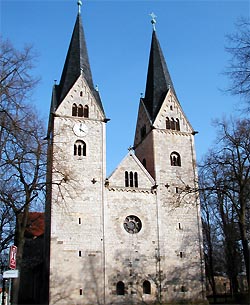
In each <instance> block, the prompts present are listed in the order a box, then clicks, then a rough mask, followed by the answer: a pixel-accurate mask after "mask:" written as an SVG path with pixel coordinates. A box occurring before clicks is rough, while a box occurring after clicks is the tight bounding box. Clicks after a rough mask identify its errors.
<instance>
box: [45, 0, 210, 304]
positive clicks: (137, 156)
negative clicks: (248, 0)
mask: <svg viewBox="0 0 250 305" xmlns="http://www.w3.org/2000/svg"><path fill="white" fill-rule="evenodd" d="M78 5H79V12H78V14H77V17H76V22H75V26H74V29H73V33H72V37H71V41H70V44H69V48H68V53H67V57H66V60H65V64H64V67H63V70H62V75H61V79H60V83H59V84H55V85H54V87H53V92H52V101H51V109H50V119H49V127H48V169H47V204H46V238H47V239H46V240H47V250H46V251H47V252H46V253H47V257H48V260H47V271H48V272H47V273H48V274H47V276H48V295H49V300H48V303H49V304H50V305H54V304H60V305H96V304H102V305H105V304H106V305H111V304H174V303H178V302H179V303H180V302H182V303H184V304H187V303H189V302H190V303H196V304H197V303H199V304H205V303H206V299H205V287H204V262H203V257H202V252H203V250H202V232H201V230H202V228H201V218H200V201H199V194H198V192H197V191H196V190H197V169H196V157H195V147H194V135H195V133H196V132H195V131H194V129H193V128H192V126H191V124H190V122H189V121H188V118H187V117H186V115H185V113H184V111H183V109H182V107H181V104H180V102H179V100H178V99H177V95H176V92H175V89H174V85H173V83H172V80H171V76H170V73H169V71H168V68H167V65H166V62H165V59H164V55H163V52H162V49H161V46H160V43H159V40H158V37H157V33H156V30H155V19H154V17H155V16H154V15H153V14H152V25H153V30H152V37H151V48H150V50H149V62H148V67H145V70H146V69H147V71H148V72H147V79H146V88H145V94H144V97H141V99H140V101H139V107H138V118H137V124H136V130H135V137H134V144H133V147H132V148H131V149H130V150H129V151H128V153H127V154H126V152H125V157H124V159H123V160H122V161H121V163H120V164H119V165H118V166H117V167H116V168H115V170H114V171H113V172H112V174H111V175H110V176H109V177H107V176H106V125H107V122H108V121H109V119H107V117H106V115H105V111H104V105H103V103H102V100H101V98H100V95H99V93H98V90H96V88H95V87H94V84H93V80H92V73H91V66H90V61H89V57H88V52H87V46H86V40H85V35H84V28H83V24H82V19H81V11H80V8H81V3H80V1H79V3H78ZM149 39H150V37H149ZM117 94H119V92H117Z"/></svg>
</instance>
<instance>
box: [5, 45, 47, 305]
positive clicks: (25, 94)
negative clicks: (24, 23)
mask: <svg viewBox="0 0 250 305" xmlns="http://www.w3.org/2000/svg"><path fill="white" fill-rule="evenodd" d="M33 60H34V55H33V53H32V48H30V47H25V48H24V50H23V51H21V52H19V51H17V50H15V49H14V47H13V46H12V45H11V43H10V42H8V41H2V40H0V62H1V66H0V140H1V141H0V143H1V144H0V169H1V170H0V203H1V210H0V212H1V215H0V216H1V220H0V223H1V229H2V231H1V234H0V236H1V250H2V249H5V248H6V247H7V246H8V245H9V243H10V242H13V241H15V244H16V245H17V246H18V253H17V268H18V269H20V268H21V262H22V256H23V247H24V242H25V239H24V232H25V229H26V225H27V219H28V213H29V211H30V209H31V208H32V207H34V205H35V204H36V203H37V201H38V200H40V199H42V198H41V197H42V196H43V193H42V192H41V191H42V190H43V188H44V186H45V163H46V153H45V152H46V150H45V149H46V143H45V141H44V136H45V128H44V122H43V121H42V120H41V119H39V116H38V114H37V111H36V110H35V107H34V106H33V105H30V104H28V99H29V97H30V96H31V94H32V91H33V89H34V87H35V85H36V83H37V81H38V80H37V79H35V78H33V76H32V73H31V71H32V67H33ZM6 217H7V218H6ZM5 219H6V220H5ZM14 287H15V289H14V295H13V303H14V304H16V303H17V299H18V289H19V280H18V279H17V280H16V281H15V282H14Z"/></svg>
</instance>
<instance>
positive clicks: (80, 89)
mask: <svg viewBox="0 0 250 305" xmlns="http://www.w3.org/2000/svg"><path fill="white" fill-rule="evenodd" d="M97 93H98V92H97ZM73 107H81V108H82V109H84V107H87V108H88V116H87V118H89V119H95V120H96V119H97V120H104V119H105V117H104V114H103V111H102V109H101V107H100V106H99V103H98V101H97V100H96V98H95V96H94V95H93V93H92V91H91V89H90V88H89V86H88V84H87V82H86V81H85V79H84V77H83V76H82V75H81V76H79V78H78V79H77V81H76V82H75V84H74V85H73V86H72V88H71V89H70V90H69V92H68V93H67V95H66V96H65V98H64V100H63V101H62V102H61V103H60V105H59V106H58V108H57V109H56V111H55V113H56V115H58V116H69V117H72V111H73Z"/></svg>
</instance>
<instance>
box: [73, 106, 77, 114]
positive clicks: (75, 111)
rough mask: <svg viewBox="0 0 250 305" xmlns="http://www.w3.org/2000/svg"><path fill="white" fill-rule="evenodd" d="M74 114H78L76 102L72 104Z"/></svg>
mask: <svg viewBox="0 0 250 305" xmlns="http://www.w3.org/2000/svg"><path fill="white" fill-rule="evenodd" d="M72 116H77V105H76V104H73V105H72Z"/></svg>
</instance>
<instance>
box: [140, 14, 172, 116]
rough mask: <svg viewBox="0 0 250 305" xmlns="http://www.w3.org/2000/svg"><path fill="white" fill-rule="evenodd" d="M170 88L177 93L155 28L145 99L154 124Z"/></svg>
mask: <svg viewBox="0 0 250 305" xmlns="http://www.w3.org/2000/svg"><path fill="white" fill-rule="evenodd" d="M153 20H154V19H153ZM154 24H155V23H154ZM154 24H153V26H154ZM170 87H171V88H172V90H173V91H174V93H175V90H174V86H173V83H172V80H171V77H170V74H169V72H168V68H167V65H166V62H165V59H164V56H163V53H162V50H161V46H160V43H159V41H158V39H157V36H156V31H155V27H154V28H153V33H152V41H151V49H150V56H149V64H148V74H147V82H146V90H145V97H144V99H143V101H144V104H145V106H146V108H147V110H148V113H149V115H150V118H151V120H152V122H153V121H154V120H155V118H156V116H157V114H158V112H159V110H160V108H161V106H162V103H163V101H164V98H165V96H166V94H167V92H168V90H169V88H170Z"/></svg>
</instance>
